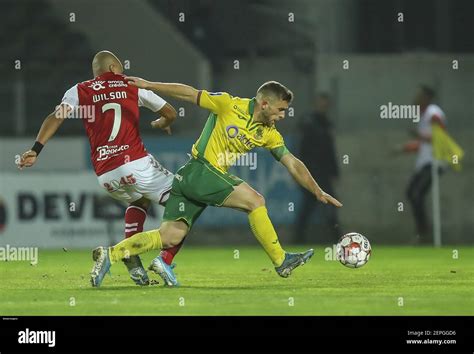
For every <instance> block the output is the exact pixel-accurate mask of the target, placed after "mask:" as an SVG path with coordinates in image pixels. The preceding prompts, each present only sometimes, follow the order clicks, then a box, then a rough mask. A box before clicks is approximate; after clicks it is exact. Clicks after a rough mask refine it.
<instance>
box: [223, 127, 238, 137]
mask: <svg viewBox="0 0 474 354" xmlns="http://www.w3.org/2000/svg"><path fill="white" fill-rule="evenodd" d="M225 131H226V132H227V135H228V137H229V138H231V139H233V138H235V137H236V136H237V134H239V127H237V126H236V125H228V126H227V127H226V128H225Z"/></svg>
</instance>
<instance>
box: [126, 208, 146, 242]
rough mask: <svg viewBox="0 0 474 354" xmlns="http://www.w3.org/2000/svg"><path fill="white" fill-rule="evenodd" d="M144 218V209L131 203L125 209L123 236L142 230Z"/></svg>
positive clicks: (127, 236) (129, 235)
mask: <svg viewBox="0 0 474 354" xmlns="http://www.w3.org/2000/svg"><path fill="white" fill-rule="evenodd" d="M145 219H146V211H145V210H144V209H142V208H139V207H137V206H134V205H131V206H129V207H128V208H127V210H126V211H125V238H129V237H131V236H133V235H135V234H137V233H139V232H142V231H143V224H144V223H145Z"/></svg>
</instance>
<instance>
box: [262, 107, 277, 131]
mask: <svg viewBox="0 0 474 354" xmlns="http://www.w3.org/2000/svg"><path fill="white" fill-rule="evenodd" d="M261 114H262V123H263V124H264V125H266V126H268V127H271V126H273V125H274V122H273V121H272V120H271V118H270V117H271V114H269V113H267V112H265V111H262V113H261Z"/></svg>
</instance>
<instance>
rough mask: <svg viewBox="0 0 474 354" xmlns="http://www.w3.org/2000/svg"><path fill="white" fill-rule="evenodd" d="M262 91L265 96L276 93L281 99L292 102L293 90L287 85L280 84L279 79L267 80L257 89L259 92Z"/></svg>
mask: <svg viewBox="0 0 474 354" xmlns="http://www.w3.org/2000/svg"><path fill="white" fill-rule="evenodd" d="M259 93H261V94H262V95H264V96H267V95H269V94H270V95H271V94H273V95H276V96H277V97H278V98H279V99H281V100H283V101H286V102H288V103H291V101H292V100H293V92H291V90H290V89H288V88H287V87H286V86H285V85H282V84H280V83H279V82H277V81H267V82H265V83H264V84H263V85H262V86H260V87H259V88H258V90H257V94H259Z"/></svg>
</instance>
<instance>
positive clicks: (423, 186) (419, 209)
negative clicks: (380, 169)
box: [407, 165, 431, 241]
mask: <svg viewBox="0 0 474 354" xmlns="http://www.w3.org/2000/svg"><path fill="white" fill-rule="evenodd" d="M430 185H431V165H428V166H425V167H423V168H422V169H421V170H420V171H418V172H416V173H415V174H414V175H413V177H412V178H411V180H410V184H409V185H408V189H407V197H408V200H409V201H410V204H411V207H412V211H413V216H414V218H415V224H416V230H417V233H418V236H419V237H420V241H422V240H423V239H424V237H425V235H426V234H427V233H428V230H429V225H428V222H427V217H426V212H425V205H424V198H425V195H426V193H427V191H428V189H429V186H430Z"/></svg>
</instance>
